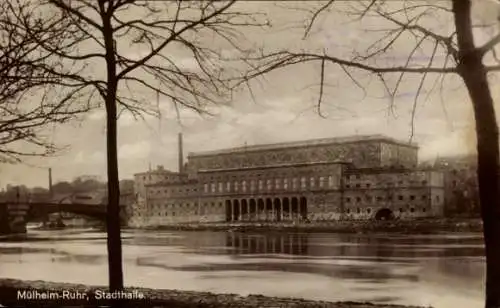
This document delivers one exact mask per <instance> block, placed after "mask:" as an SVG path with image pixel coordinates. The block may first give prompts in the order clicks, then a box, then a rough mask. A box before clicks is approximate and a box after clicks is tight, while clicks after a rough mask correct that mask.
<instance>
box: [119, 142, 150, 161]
mask: <svg viewBox="0 0 500 308" xmlns="http://www.w3.org/2000/svg"><path fill="white" fill-rule="evenodd" d="M150 152H151V145H150V143H149V141H146V140H142V141H138V142H136V143H129V144H123V145H121V146H120V147H119V148H118V158H119V159H120V160H135V159H144V158H147V157H148V156H149V154H150Z"/></svg>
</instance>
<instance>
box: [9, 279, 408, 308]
mask: <svg viewBox="0 0 500 308" xmlns="http://www.w3.org/2000/svg"><path fill="white" fill-rule="evenodd" d="M106 291H107V289H106V288H105V287H102V286H86V285H79V284H69V283H55V282H46V281H23V280H14V279H0V304H1V305H3V306H6V307H19V305H23V306H28V305H29V307H36V306H42V305H43V306H47V305H54V306H56V307H62V306H73V305H78V306H80V307H82V306H85V307H98V306H101V305H109V304H111V302H110V300H106V299H101V298H102V297H109V296H111V294H113V293H104V292H106ZM44 294H45V296H46V297H52V299H45V300H44V299H38V300H29V299H27V298H28V297H30V296H31V297H33V296H38V297H39V298H40V297H43V295H44ZM64 294H66V296H67V297H80V299H74V300H63V299H62V297H63V296H64ZM120 294H121V295H118V293H114V296H115V297H116V296H121V297H122V299H123V298H129V299H126V300H124V305H122V306H121V307H169V308H191V307H193V308H194V307H196V308H216V307H221V308H226V307H234V308H244V307H248V308H250V307H251V308H271V307H273V308H277V307H290V308H292V307H302V308H313V307H314V308H319V307H322V308H417V307H416V306H399V305H386V304H380V305H376V304H371V303H354V302H335V303H334V302H324V301H310V300H303V299H294V298H279V297H267V296H261V295H249V296H240V295H236V294H215V293H208V292H194V291H178V290H161V289H146V288H127V289H126V290H125V291H124V292H122V293H120ZM19 297H21V298H19ZM22 297H24V298H25V299H23V298H22ZM56 297H59V298H56ZM130 298H133V299H130Z"/></svg>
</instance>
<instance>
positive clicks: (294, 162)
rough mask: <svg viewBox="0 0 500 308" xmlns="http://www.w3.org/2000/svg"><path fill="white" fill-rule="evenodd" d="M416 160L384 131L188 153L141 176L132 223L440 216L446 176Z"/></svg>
mask: <svg viewBox="0 0 500 308" xmlns="http://www.w3.org/2000/svg"><path fill="white" fill-rule="evenodd" d="M179 140H180V142H179V144H180V149H182V141H181V137H180V138H179ZM179 153H182V150H180V151H179ZM417 165H418V147H417V146H416V145H409V144H407V143H403V142H399V141H397V140H394V139H391V138H388V137H385V136H380V135H375V136H356V137H350V138H327V139H317V140H309V141H303V142H291V143H280V144H272V145H257V146H245V147H239V148H232V149H227V150H220V151H211V152H199V153H189V155H188V162H187V164H186V165H184V164H183V161H182V157H180V159H179V172H172V171H169V170H165V169H164V168H163V167H161V166H159V167H158V168H157V169H156V170H150V171H148V172H144V173H138V174H136V175H135V178H134V180H135V192H136V202H135V203H134V204H133V206H132V207H131V210H130V211H131V219H130V224H131V225H135V226H144V225H165V224H172V223H174V224H175V223H188V222H223V221H226V222H231V221H304V220H307V221H327V220H341V219H388V218H403V219H404V218H416V217H429V216H440V215H442V214H443V204H444V190H443V188H444V179H443V174H442V173H441V172H438V171H435V170H433V169H429V168H427V169H425V168H418V167H417Z"/></svg>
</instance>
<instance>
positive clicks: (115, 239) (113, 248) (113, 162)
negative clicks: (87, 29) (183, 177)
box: [101, 3, 123, 291]
mask: <svg viewBox="0 0 500 308" xmlns="http://www.w3.org/2000/svg"><path fill="white" fill-rule="evenodd" d="M101 5H102V4H101ZM108 5H111V3H108ZM102 10H103V11H104V8H102ZM102 17H103V18H102V19H103V35H104V44H105V47H106V69H107V84H106V85H107V91H106V98H105V100H106V102H105V104H106V124H107V125H106V128H107V129H106V145H107V173H108V208H107V221H106V227H107V235H108V236H107V238H108V243H107V244H108V271H109V272H108V274H109V288H110V290H111V291H117V290H122V289H123V270H122V243H121V234H120V182H119V178H118V151H117V128H116V126H117V125H116V124H117V118H116V115H117V111H116V110H117V108H116V94H117V91H118V81H117V78H116V58H115V43H114V40H113V31H112V26H111V16H109V15H108V14H106V15H103V16H102Z"/></svg>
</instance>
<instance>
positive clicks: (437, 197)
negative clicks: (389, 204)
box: [345, 195, 440, 203]
mask: <svg viewBox="0 0 500 308" xmlns="http://www.w3.org/2000/svg"><path fill="white" fill-rule="evenodd" d="M364 199H365V201H373V200H377V201H394V199H395V196H386V197H385V198H384V197H382V196H377V197H372V196H365V198H364ZM408 199H409V200H411V201H414V200H416V197H415V196H414V195H410V196H409V198H408ZM420 199H421V200H423V201H425V200H431V197H428V196H427V195H422V196H421V198H420ZM435 199H436V202H439V200H440V199H439V196H436V198H435ZM351 200H355V201H356V202H361V200H362V198H361V197H356V198H351V197H346V198H345V202H346V203H349V202H351ZM397 200H399V201H404V200H405V196H403V195H399V196H397Z"/></svg>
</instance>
